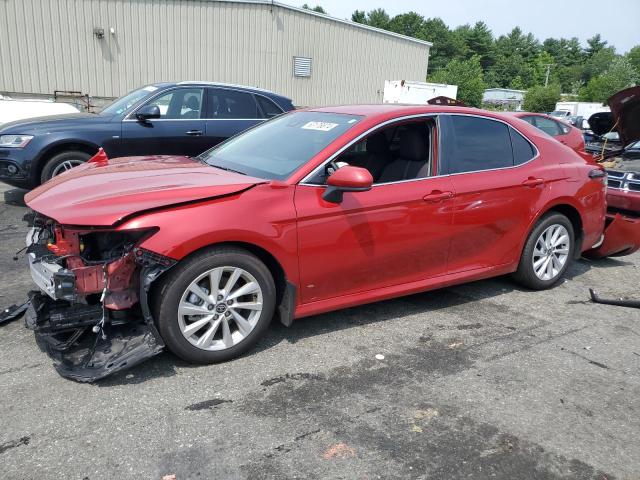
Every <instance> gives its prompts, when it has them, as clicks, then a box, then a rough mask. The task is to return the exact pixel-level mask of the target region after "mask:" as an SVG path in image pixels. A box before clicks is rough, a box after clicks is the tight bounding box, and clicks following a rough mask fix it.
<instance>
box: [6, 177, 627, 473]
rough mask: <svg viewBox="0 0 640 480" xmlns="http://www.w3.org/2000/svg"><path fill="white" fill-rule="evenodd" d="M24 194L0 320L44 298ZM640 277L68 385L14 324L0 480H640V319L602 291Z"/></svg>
mask: <svg viewBox="0 0 640 480" xmlns="http://www.w3.org/2000/svg"><path fill="white" fill-rule="evenodd" d="M0 185H1V184H0ZM5 196H6V198H7V200H8V201H9V202H10V203H8V202H3V201H2V200H3V197H5ZM21 197H22V192H20V191H16V190H12V189H10V188H9V187H5V186H0V239H1V240H2V241H1V243H0V249H1V251H0V272H1V273H2V275H1V278H0V307H2V306H7V305H10V304H12V303H17V302H21V301H23V300H24V298H25V295H26V292H27V291H28V290H29V289H30V288H32V287H31V280H30V277H29V274H28V270H27V266H26V263H25V259H24V258H23V257H22V258H20V260H19V261H17V262H16V261H14V260H12V257H13V255H14V253H15V252H16V251H17V250H19V249H20V248H22V247H23V246H24V238H25V234H26V226H25V224H24V223H23V222H22V221H21V218H22V215H23V214H24V212H25V210H26V209H25V208H24V207H23V206H20V200H21ZM11 203H16V204H15V205H14V204H11ZM639 265H640V254H636V255H633V256H630V257H626V258H620V259H610V260H604V261H598V262H590V261H586V260H582V261H580V262H577V263H575V264H574V265H573V266H572V268H571V270H570V272H569V275H568V278H567V280H566V281H564V282H563V283H562V284H560V285H559V286H557V287H556V288H554V289H553V290H550V291H545V292H530V291H525V290H523V289H521V288H519V287H517V286H516V285H514V284H513V283H512V282H511V281H510V280H509V279H508V278H498V279H492V280H487V281H481V282H476V283H472V284H467V285H463V286H458V287H454V288H448V289H443V290H437V291H433V292H428V293H423V294H418V295H412V296H409V297H404V298H400V299H396V300H391V301H385V302H380V303H376V304H372V305H366V306H362V307H357V308H351V309H348V310H342V311H338V312H333V313H328V314H324V315H319V316H315V317H311V318H307V319H302V320H299V321H296V322H294V324H293V326H292V327H290V328H285V327H283V326H281V325H279V324H273V325H272V327H271V329H270V331H269V333H268V335H267V336H266V338H265V339H264V340H263V341H262V342H260V343H259V345H258V347H257V348H256V349H255V350H253V351H252V352H251V353H249V354H248V355H246V356H244V357H242V358H240V359H236V360H234V361H231V362H227V363H224V364H220V365H211V366H192V365H188V364H186V363H185V362H183V361H181V360H179V359H177V358H176V357H174V356H173V355H171V354H170V353H163V354H161V355H159V356H157V357H155V358H153V359H151V360H149V361H147V362H146V363H144V364H142V365H139V366H137V367H135V368H133V369H132V370H129V371H126V372H122V373H120V374H116V375H114V376H113V377H110V378H108V379H105V380H104V381H102V382H99V383H97V384H93V385H89V384H80V383H76V382H73V381H70V380H66V379H64V378H61V377H60V376H58V374H57V373H56V372H55V370H54V369H53V368H52V366H51V361H50V360H49V358H48V357H47V356H46V355H45V354H44V353H42V352H41V351H40V350H39V349H38V348H37V346H36V344H35V341H34V338H33V334H32V333H31V332H30V331H28V330H26V329H25V328H24V324H23V321H22V320H19V321H16V322H13V323H11V324H8V325H5V326H2V327H0V425H1V428H0V477H1V478H3V479H78V480H82V479H91V480H94V479H119V480H120V479H129V478H132V479H158V480H160V479H162V478H163V477H166V478H168V479H172V478H173V477H172V475H174V476H175V479H176V480H185V479H262V478H265V479H267V478H268V479H285V478H304V479H307V478H308V479H315V478H330V479H377V478H381V479H413V478H424V479H427V478H428V479H438V480H440V479H463V478H473V479H485V478H486V479H504V480H515V479H549V480H555V479H594V480H595V479H598V480H604V479H609V480H610V479H614V478H618V479H628V480H637V479H640V442H639V439H640V374H639V367H640V310H634V309H629V308H623V307H613V306H605V305H596V304H592V303H590V302H589V301H588V288H589V287H592V288H596V289H597V290H598V292H599V293H601V294H603V295H609V296H616V297H617V296H630V297H635V298H639V297H640V291H639V289H638V285H640V268H638V266H639Z"/></svg>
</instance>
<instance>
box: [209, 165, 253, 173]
mask: <svg viewBox="0 0 640 480" xmlns="http://www.w3.org/2000/svg"><path fill="white" fill-rule="evenodd" d="M205 163H206V162H205ZM208 165H211V166H212V167H215V168H219V169H220V170H226V171H227V172H233V173H239V174H240V175H247V174H246V173H244V172H241V171H239V170H234V169H233V168H229V167H222V166H220V165H214V164H211V163H209V164H208Z"/></svg>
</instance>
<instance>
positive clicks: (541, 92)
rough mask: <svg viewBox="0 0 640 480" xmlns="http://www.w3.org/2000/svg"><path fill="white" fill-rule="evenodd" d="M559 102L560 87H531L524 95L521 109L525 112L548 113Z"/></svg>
mask: <svg viewBox="0 0 640 480" xmlns="http://www.w3.org/2000/svg"><path fill="white" fill-rule="evenodd" d="M559 100H560V86H559V85H549V86H548V87H543V86H539V85H536V86H534V87H531V88H530V89H529V90H527V92H526V93H525V95H524V103H523V108H524V109H525V110H526V111H527V112H550V111H552V110H553V109H555V107H556V103H557V102H558V101H559Z"/></svg>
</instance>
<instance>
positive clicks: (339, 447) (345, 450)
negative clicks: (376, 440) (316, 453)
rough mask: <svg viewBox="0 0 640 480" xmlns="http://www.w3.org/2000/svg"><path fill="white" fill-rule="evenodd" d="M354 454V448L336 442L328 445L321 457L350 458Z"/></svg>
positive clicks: (327, 458)
mask: <svg viewBox="0 0 640 480" xmlns="http://www.w3.org/2000/svg"><path fill="white" fill-rule="evenodd" d="M355 455H356V451H355V449H353V448H352V447H350V446H349V445H347V444H346V443H337V444H335V445H332V446H331V447H329V448H328V449H327V451H326V452H324V453H323V454H322V458H324V459H325V460H331V459H332V458H350V457H354V456H355Z"/></svg>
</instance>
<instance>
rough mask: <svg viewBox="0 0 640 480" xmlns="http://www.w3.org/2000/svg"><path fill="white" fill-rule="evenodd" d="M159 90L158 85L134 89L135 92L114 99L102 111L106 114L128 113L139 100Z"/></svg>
mask: <svg viewBox="0 0 640 480" xmlns="http://www.w3.org/2000/svg"><path fill="white" fill-rule="evenodd" d="M157 90H158V87H154V86H153V85H149V86H147V87H143V88H139V89H138V90H134V91H133V92H129V93H127V94H126V95H125V96H124V97H120V98H118V99H116V100H114V101H113V102H112V103H111V104H110V105H108V106H107V107H105V108H104V109H103V110H102V112H100V113H101V114H105V115H121V114H124V113H127V112H128V111H130V110H131V109H132V108H133V107H134V106H135V105H137V104H138V103H139V102H141V101H142V100H144V99H145V98H147V97H150V96H151V95H153V93H154V92H156V91H157Z"/></svg>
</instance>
